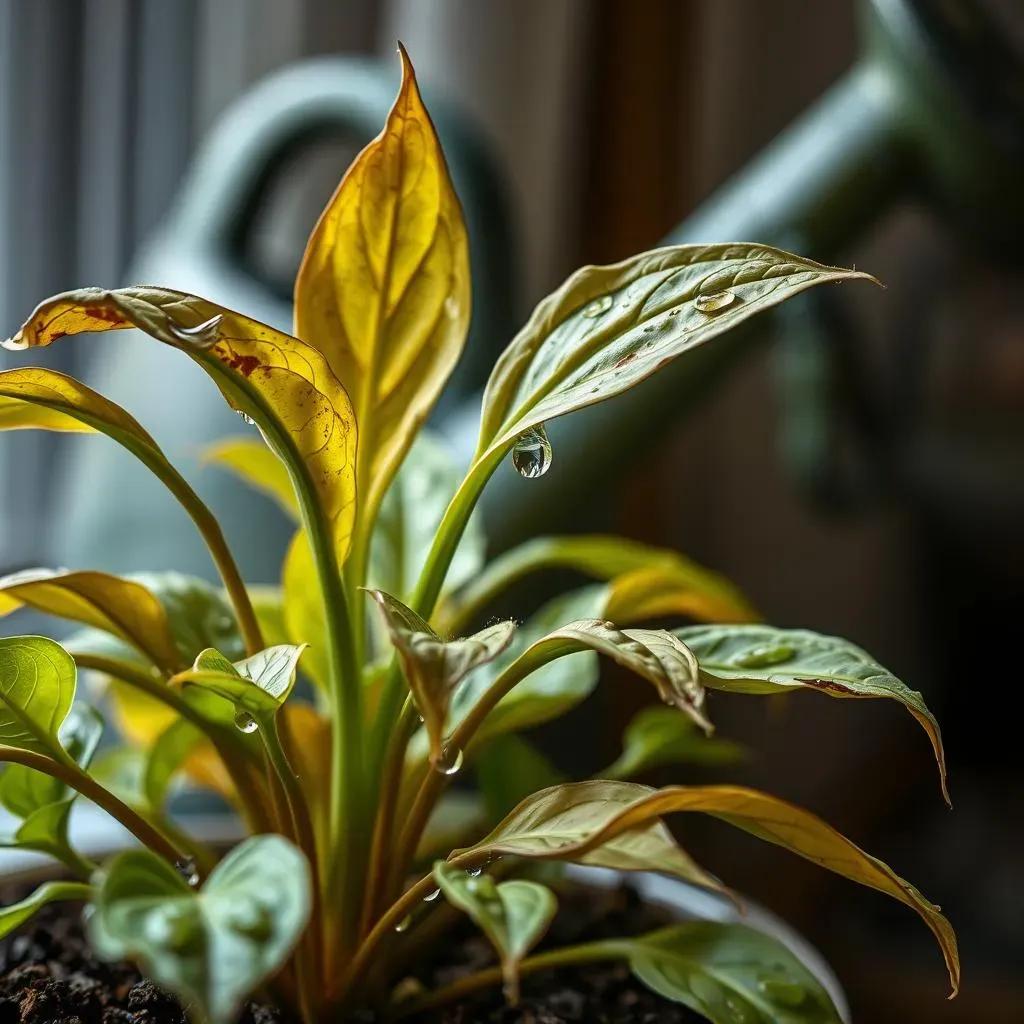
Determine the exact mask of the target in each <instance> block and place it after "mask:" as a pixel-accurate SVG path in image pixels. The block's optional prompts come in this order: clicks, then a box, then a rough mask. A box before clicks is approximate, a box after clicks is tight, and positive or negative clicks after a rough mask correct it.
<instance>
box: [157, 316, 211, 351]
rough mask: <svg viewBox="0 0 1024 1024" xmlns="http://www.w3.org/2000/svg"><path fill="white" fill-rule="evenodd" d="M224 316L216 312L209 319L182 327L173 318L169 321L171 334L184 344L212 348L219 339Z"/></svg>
mask: <svg viewBox="0 0 1024 1024" xmlns="http://www.w3.org/2000/svg"><path fill="white" fill-rule="evenodd" d="M223 319H224V317H223V316H222V315H221V314H220V313H217V314H216V315H214V316H211V317H210V319H209V320H204V321H203V322H202V323H201V324H196V326H195V327H182V326H181V324H178V323H175V322H174V321H173V320H172V321H170V328H171V334H173V335H174V336H175V337H176V338H177V339H178V341H182V342H184V343H185V344H186V345H191V346H192V347H193V348H198V349H201V350H202V349H208V348H213V346H214V345H216V344H217V342H218V341H219V340H220V325H221V321H222V320H223Z"/></svg>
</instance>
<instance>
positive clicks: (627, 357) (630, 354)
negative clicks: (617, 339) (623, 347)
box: [615, 352, 636, 370]
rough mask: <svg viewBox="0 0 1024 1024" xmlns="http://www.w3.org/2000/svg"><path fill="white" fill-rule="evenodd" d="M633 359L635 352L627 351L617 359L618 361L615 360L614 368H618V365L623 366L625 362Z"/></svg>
mask: <svg viewBox="0 0 1024 1024" xmlns="http://www.w3.org/2000/svg"><path fill="white" fill-rule="evenodd" d="M634 359H636V353H635V352H627V353H626V354H625V355H624V356H623V357H622V358H621V359H620V360H619V361H618V362H617V363H616V364H615V369H616V370H617V369H618V368H619V367H620V366H625V365H626V363H631V362H632V361H633V360H634Z"/></svg>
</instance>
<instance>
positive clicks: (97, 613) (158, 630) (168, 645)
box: [0, 569, 180, 671]
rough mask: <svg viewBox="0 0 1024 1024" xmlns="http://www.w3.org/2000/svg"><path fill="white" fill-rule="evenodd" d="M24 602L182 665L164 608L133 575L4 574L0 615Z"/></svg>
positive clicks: (159, 661)
mask: <svg viewBox="0 0 1024 1024" xmlns="http://www.w3.org/2000/svg"><path fill="white" fill-rule="evenodd" d="M22 606H27V607H29V608H34V609H35V610H36V611H40V612H44V613H46V614H48V615H56V616H57V617H58V618H62V619H70V620H71V621H72V622H81V623H83V624H84V625H86V626H92V627H93V628H94V629H101V630H104V631H106V632H108V633H113V634H115V635H116V636H119V637H121V638H122V639H123V640H126V641H127V642H128V643H130V644H131V645H132V646H133V647H136V648H137V649H138V650H140V651H141V652H142V653H143V654H145V655H146V657H148V658H149V659H151V660H152V661H153V663H154V664H156V665H158V666H159V667H160V668H162V669H164V670H165V671H174V670H175V669H176V668H178V667H179V665H180V660H179V657H178V651H177V649H176V647H175V644H174V639H173V637H172V635H171V632H170V629H169V626H168V622H167V616H166V614H165V613H164V609H163V607H162V606H161V604H160V602H159V601H158V600H157V598H156V597H155V596H154V595H153V594H152V593H151V592H150V591H149V590H148V589H147V588H146V587H145V586H143V585H142V584H141V583H138V582H136V581H134V580H129V579H121V578H120V577H118V576H110V575H108V574H107V573H104V572H62V571H59V570H56V571H55V570H50V569H28V570H25V571H23V572H16V573H12V574H11V575H9V576H4V577H0V615H6V614H8V613H9V612H13V611H16V610H17V609H18V608H20V607H22Z"/></svg>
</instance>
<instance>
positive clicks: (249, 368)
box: [224, 352, 260, 377]
mask: <svg viewBox="0 0 1024 1024" xmlns="http://www.w3.org/2000/svg"><path fill="white" fill-rule="evenodd" d="M224 361H225V362H226V363H227V364H228V366H230V367H231V369H232V370H237V371H238V372H239V373H240V374H241V375H242V376H243V377H249V376H251V374H252V372H253V370H257V369H259V365H260V361H259V359H258V358H257V357H256V356H241V355H238V354H237V353H234V352H233V353H232V354H231V355H230V356H228V357H227V358H226V359H225V360H224Z"/></svg>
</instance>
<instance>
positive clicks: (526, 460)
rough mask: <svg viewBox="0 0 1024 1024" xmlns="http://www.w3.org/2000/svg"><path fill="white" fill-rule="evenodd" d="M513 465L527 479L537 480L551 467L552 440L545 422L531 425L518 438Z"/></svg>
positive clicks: (513, 450)
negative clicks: (536, 425) (549, 438)
mask: <svg viewBox="0 0 1024 1024" xmlns="http://www.w3.org/2000/svg"><path fill="white" fill-rule="evenodd" d="M512 465H513V466H515V467H516V471H517V472H518V473H519V475H520V476H523V477H526V479H527V480H535V479H536V478H537V477H539V476H543V475H544V474H545V473H546V472H547V471H548V470H549V469H550V468H551V442H550V441H549V440H548V435H547V431H545V429H544V425H543V424H541V425H540V426H539V427H531V428H530V429H529V430H527V431H526V432H525V433H523V434H521V435H520V436H519V437H518V438H517V439H516V443H515V445H514V447H513V448H512Z"/></svg>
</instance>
